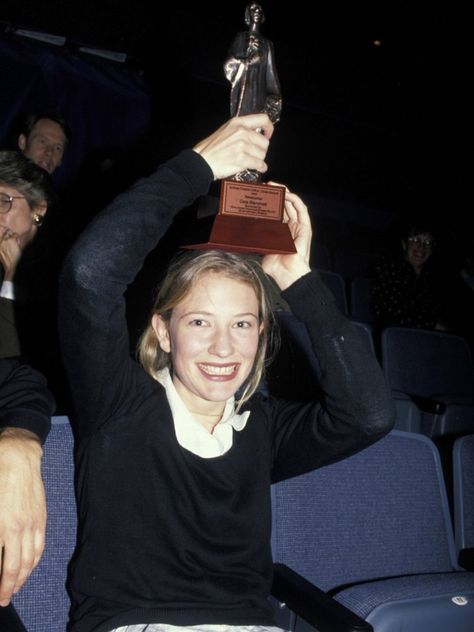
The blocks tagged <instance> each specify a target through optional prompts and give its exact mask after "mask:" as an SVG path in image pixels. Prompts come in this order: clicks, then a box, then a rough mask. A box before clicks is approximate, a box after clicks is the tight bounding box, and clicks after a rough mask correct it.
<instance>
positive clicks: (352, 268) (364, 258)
mask: <svg viewBox="0 0 474 632" xmlns="http://www.w3.org/2000/svg"><path fill="white" fill-rule="evenodd" d="M380 256H381V254H380V253H379V252H377V251H360V250H355V249H354V248H351V247H347V246H339V247H337V248H334V249H330V248H328V246H326V245H325V244H322V243H317V242H316V244H314V245H313V249H312V252H311V265H312V267H314V268H317V269H318V270H326V271H329V272H336V273H337V274H339V275H340V276H342V278H343V279H345V280H346V281H350V280H351V279H354V278H356V277H359V276H362V277H364V276H367V275H368V272H369V269H370V265H371V263H372V262H373V261H374V260H375V259H377V258H379V257H380Z"/></svg>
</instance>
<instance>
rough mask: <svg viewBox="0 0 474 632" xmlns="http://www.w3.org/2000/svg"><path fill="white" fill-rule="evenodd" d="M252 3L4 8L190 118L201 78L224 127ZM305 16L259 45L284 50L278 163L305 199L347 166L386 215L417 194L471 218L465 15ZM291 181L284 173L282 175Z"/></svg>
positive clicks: (432, 9) (395, 6)
mask: <svg viewBox="0 0 474 632" xmlns="http://www.w3.org/2000/svg"><path fill="white" fill-rule="evenodd" d="M245 4H246V3H245V2H240V1H239V2H237V1H233V2H219V3H214V2H201V3H196V2H194V3H190V4H189V5H188V4H186V3H180V2H174V3H173V2H167V3H152V2H149V1H147V0H135V1H134V2H133V3H132V2H126V1H124V0H102V1H98V0H96V1H92V0H82V1H81V2H78V1H77V2H76V1H72V0H71V1H67V0H63V1H62V2H59V1H53V0H44V1H42V2H41V3H39V2H33V1H32V0H30V1H25V0H13V1H11V0H2V6H1V9H0V20H2V21H4V22H6V23H12V24H15V25H21V26H24V27H29V28H35V29H38V30H44V31H46V32H49V33H53V34H60V35H64V36H65V37H67V38H68V39H69V40H71V41H77V42H82V43H87V44H92V45H95V46H98V47H102V48H107V49H110V50H115V51H121V52H125V53H126V54H127V55H128V60H129V62H128V63H131V64H133V65H135V66H136V67H143V68H144V69H145V70H146V73H147V74H148V76H149V77H150V76H151V77H152V78H153V81H155V82H157V83H158V84H160V85H161V87H162V88H163V87H164V86H165V87H166V97H165V98H167V99H168V100H169V101H170V102H173V100H174V101H175V102H176V111H177V112H178V113H181V115H183V113H186V108H187V105H186V99H187V95H186V90H187V86H188V85H189V80H190V78H191V77H192V78H194V79H199V80H200V81H202V82H203V85H204V86H205V88H204V89H203V90H202V91H200V92H199V95H200V98H202V99H203V101H206V100H208V102H207V103H203V104H201V105H202V109H203V111H208V110H209V103H210V100H211V99H216V100H222V113H223V115H225V112H226V108H227V107H228V105H227V99H228V87H227V85H226V82H225V79H224V76H223V71H222V64H223V61H224V59H225V56H226V53H227V49H228V46H229V44H230V42H231V41H232V38H233V36H234V35H235V33H236V32H237V31H239V30H244V28H245V24H244V19H243V18H244V9H245ZM305 4H306V3H305ZM307 4H308V6H302V5H301V4H300V3H299V2H296V3H283V2H281V3H276V2H270V1H268V0H267V2H262V6H263V9H264V11H265V14H266V22H265V24H264V25H263V26H262V32H263V33H264V34H265V35H266V36H267V37H269V38H270V39H271V40H272V41H273V43H274V46H275V56H276V62H277V67H278V72H279V76H280V82H281V86H282V92H283V99H284V105H283V113H282V120H281V122H280V124H279V125H280V126H281V128H282V132H281V138H285V139H286V140H285V143H284V144H283V143H281V144H280V146H279V145H278V142H279V141H278V134H275V137H274V138H275V143H276V149H274V151H275V153H278V154H279V155H280V154H285V157H286V159H287V161H289V162H291V164H292V165H295V164H296V165H299V166H298V168H297V172H298V174H299V175H300V179H301V182H298V183H297V184H298V186H302V187H303V188H305V189H307V190H311V187H312V186H313V184H314V186H316V187H319V186H321V187H325V188H327V189H328V190H331V188H332V186H333V185H334V186H339V188H344V186H343V187H341V186H340V185H338V184H337V183H334V182H331V178H332V179H333V180H334V177H333V176H331V174H332V173H334V172H335V171H337V169H338V165H340V169H341V170H343V172H344V178H343V180H344V182H345V183H346V185H347V190H346V191H341V194H342V195H348V196H351V195H353V196H354V197H355V198H359V199H363V200H364V201H367V202H368V203H373V204H375V205H383V204H386V205H387V206H390V205H394V204H395V205H402V204H403V203H404V200H406V198H408V197H410V196H411V195H416V197H417V199H422V200H423V201H424V202H425V203H426V204H432V205H434V206H437V207H438V208H440V209H444V208H446V207H452V206H453V205H456V206H465V207H466V208H467V209H469V212H470V209H471V208H472V201H473V195H472V184H471V180H472V178H471V170H472V167H471V165H470V164H469V163H470V155H471V147H472V141H473V134H472V129H473V126H472V116H473V114H472V108H471V105H470V102H469V98H468V97H469V94H470V92H471V91H472V87H471V83H472V70H471V64H472V52H471V47H472V21H471V18H470V10H469V5H468V4H467V3H462V4H461V3H460V4H459V6H458V5H457V3H455V2H451V3H449V4H448V3H432V2H416V1H415V0H412V1H411V2H388V1H385V2H384V1H379V2H352V3H342V2H337V1H333V2H328V1H326V2H317V3H316V2H312V3H311V2H309V3H307ZM211 109H212V108H211ZM216 111H218V112H219V115H220V112H221V110H220V109H219V108H217V110H216ZM189 118H190V120H192V119H193V117H192V116H190V117H189ZM176 125H179V123H176ZM279 133H280V132H279ZM290 137H291V141H290V142H287V141H288V138H290ZM275 164H278V165H279V164H280V163H279V161H277V160H275ZM283 170H284V168H282V167H280V166H278V168H277V172H278V173H277V175H280V172H282V171H283ZM296 179H297V178H296Z"/></svg>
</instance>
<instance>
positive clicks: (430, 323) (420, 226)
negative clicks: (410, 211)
mask: <svg viewBox="0 0 474 632" xmlns="http://www.w3.org/2000/svg"><path fill="white" fill-rule="evenodd" d="M435 250H436V238H435V230H434V227H433V226H431V225H430V223H429V222H428V221H426V220H424V219H418V220H415V221H412V222H411V223H410V224H409V225H408V226H407V227H406V228H405V230H404V231H403V235H402V237H401V239H400V242H399V249H398V252H397V253H395V255H392V256H390V255H389V256H384V257H382V258H380V259H378V260H376V261H375V262H374V263H373V264H372V266H371V268H370V272H369V276H370V301H371V304H370V309H371V312H372V315H373V318H374V326H375V328H376V329H377V330H378V331H380V330H381V329H383V328H384V327H387V326H390V325H398V326H405V327H415V328H421V329H444V328H445V326H444V324H443V323H442V322H440V321H439V313H440V302H441V292H442V278H441V274H440V269H439V267H438V266H437V264H436V260H435V256H434V253H435Z"/></svg>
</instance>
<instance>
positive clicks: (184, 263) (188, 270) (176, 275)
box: [138, 250, 278, 410]
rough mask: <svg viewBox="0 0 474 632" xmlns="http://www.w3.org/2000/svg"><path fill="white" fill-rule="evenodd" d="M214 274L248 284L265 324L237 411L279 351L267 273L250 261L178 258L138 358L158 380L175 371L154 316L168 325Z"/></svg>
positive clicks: (211, 255) (220, 255)
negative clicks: (194, 290)
mask: <svg viewBox="0 0 474 632" xmlns="http://www.w3.org/2000/svg"><path fill="white" fill-rule="evenodd" d="M209 272H213V273H218V274H223V275H225V276H228V277H229V278H231V279H233V280H237V281H241V282H242V283H246V284H248V285H249V286H250V287H251V288H252V289H253V290H254V292H255V295H256V297H257V301H258V306H259V313H258V320H259V324H263V327H262V333H261V334H260V337H259V342H258V347H257V352H256V355H255V360H254V363H253V367H252V370H251V372H250V375H249V376H248V378H247V380H246V382H245V384H244V385H243V390H242V392H241V395H240V396H239V399H238V402H237V410H238V409H239V408H240V407H241V406H242V404H243V403H244V402H246V401H247V400H248V399H249V398H250V397H251V396H252V395H253V394H254V393H255V391H256V390H257V388H258V385H259V383H260V381H261V380H262V378H263V376H264V373H265V366H266V364H267V363H268V362H269V361H270V359H271V356H272V355H273V353H274V352H275V351H276V347H277V344H278V333H277V328H276V325H275V319H274V316H273V311H272V309H271V306H270V301H269V297H268V295H267V292H266V290H265V282H264V274H265V273H264V272H263V270H262V268H261V266H260V264H259V263H258V262H257V261H256V260H255V259H252V258H251V257H248V256H242V255H238V254H235V253H231V252H225V251H221V250H204V251H190V252H186V253H181V254H179V255H178V256H177V257H175V258H174V259H173V260H172V261H171V263H170V265H169V267H168V271H167V273H166V276H165V277H164V280H163V282H162V283H161V285H160V287H159V288H158V292H157V294H156V298H155V301H154V305H153V308H152V314H151V317H150V321H149V323H148V326H147V328H146V329H145V331H144V332H143V334H142V336H141V338H140V340H139V342H138V358H139V360H140V362H141V364H142V365H143V367H144V369H145V370H146V371H147V373H149V374H150V375H151V376H152V377H154V378H155V379H156V377H157V373H158V371H160V370H161V369H164V368H165V367H168V368H169V369H170V371H172V368H173V367H172V364H171V354H169V353H166V352H165V351H163V349H161V347H160V345H159V342H158V339H157V337H156V334H155V332H154V330H153V327H152V324H151V319H152V316H153V315H154V314H159V315H160V316H161V318H162V319H163V320H164V321H165V322H166V323H167V324H169V321H170V319H171V314H172V311H173V308H174V307H176V306H177V305H178V304H179V303H180V302H181V301H182V300H183V299H184V298H185V297H186V296H187V295H188V294H189V292H190V291H191V289H192V287H193V284H194V283H195V282H196V281H197V280H198V279H200V278H201V277H202V276H203V275H205V274H207V273H209Z"/></svg>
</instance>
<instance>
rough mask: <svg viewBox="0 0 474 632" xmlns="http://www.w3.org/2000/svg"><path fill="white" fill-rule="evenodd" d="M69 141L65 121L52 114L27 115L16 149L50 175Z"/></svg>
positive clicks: (59, 162)
mask: <svg viewBox="0 0 474 632" xmlns="http://www.w3.org/2000/svg"><path fill="white" fill-rule="evenodd" d="M69 140H70V132H69V130H68V128H67V126H66V123H65V121H64V120H63V119H62V118H61V117H59V116H57V115H56V114H54V113H52V112H35V113H30V114H27V115H26V116H25V118H24V121H23V124H22V126H21V131H20V133H19V135H18V141H17V142H18V148H19V149H20V151H22V152H23V153H24V154H25V156H26V157H27V158H30V159H31V160H32V161H33V162H34V163H35V164H37V165H38V166H39V167H41V168H42V169H44V170H45V171H47V172H48V173H49V175H52V174H53V173H54V172H55V171H56V169H57V168H58V167H60V166H61V163H62V161H63V156H64V152H65V151H66V148H67V146H68V143H69Z"/></svg>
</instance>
